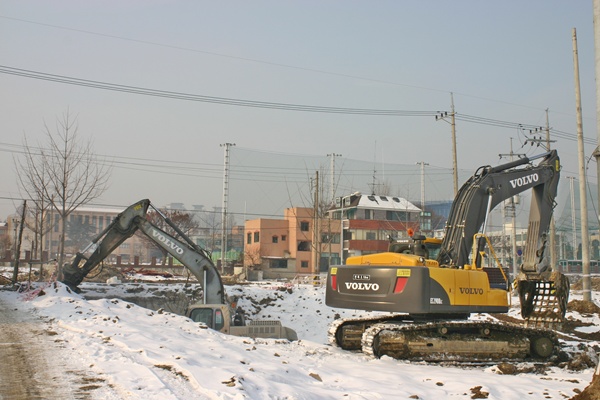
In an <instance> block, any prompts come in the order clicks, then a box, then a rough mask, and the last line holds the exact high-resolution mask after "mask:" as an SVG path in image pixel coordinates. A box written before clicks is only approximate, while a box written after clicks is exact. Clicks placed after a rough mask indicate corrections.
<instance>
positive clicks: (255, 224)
mask: <svg viewBox="0 0 600 400" xmlns="http://www.w3.org/2000/svg"><path fill="white" fill-rule="evenodd" d="M341 200H342V201H339V202H338V204H337V205H336V207H334V208H332V209H330V210H329V211H328V213H327V215H326V216H323V217H322V218H319V219H318V225H317V229H318V232H317V230H316V229H315V222H316V220H315V219H314V218H313V216H314V211H313V209H312V208H302V207H294V208H288V209H286V210H285V212H284V216H283V219H264V218H260V219H255V220H250V221H246V224H245V241H244V266H245V267H250V268H252V269H255V270H259V271H261V272H262V276H263V277H264V278H269V279H274V278H292V277H294V276H295V275H297V274H314V273H319V272H324V271H326V270H327V269H328V267H329V265H336V264H340V263H341V262H342V256H343V260H345V259H346V258H348V257H349V256H354V255H363V254H370V253H376V252H381V251H386V250H387V248H388V244H389V237H390V236H391V237H399V238H402V237H407V236H408V235H407V231H408V229H409V228H410V229H413V230H415V231H418V230H419V227H420V222H421V221H420V218H421V209H420V208H418V207H416V206H415V205H414V204H412V203H410V202H409V201H407V200H405V199H402V198H399V197H394V196H375V195H361V194H354V195H350V196H346V197H343V198H341ZM341 231H343V242H342V245H343V247H341V245H340V232H341Z"/></svg>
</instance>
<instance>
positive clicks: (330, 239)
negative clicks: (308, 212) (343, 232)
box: [321, 233, 340, 244]
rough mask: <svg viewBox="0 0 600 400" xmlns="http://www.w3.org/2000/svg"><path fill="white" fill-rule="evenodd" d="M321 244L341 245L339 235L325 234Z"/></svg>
mask: <svg viewBox="0 0 600 400" xmlns="http://www.w3.org/2000/svg"><path fill="white" fill-rule="evenodd" d="M321 243H334V244H338V243H340V234H339V233H324V234H322V235H321Z"/></svg>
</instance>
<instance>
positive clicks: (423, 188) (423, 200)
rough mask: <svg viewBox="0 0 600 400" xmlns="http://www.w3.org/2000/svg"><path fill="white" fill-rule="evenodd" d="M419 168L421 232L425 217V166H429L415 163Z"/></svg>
mask: <svg viewBox="0 0 600 400" xmlns="http://www.w3.org/2000/svg"><path fill="white" fill-rule="evenodd" d="M417 165H420V166H421V221H420V225H421V231H422V230H423V218H424V215H425V166H426V165H429V164H428V163H426V162H424V161H419V162H417Z"/></svg>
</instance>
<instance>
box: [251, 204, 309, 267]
mask: <svg viewBox="0 0 600 400" xmlns="http://www.w3.org/2000/svg"><path fill="white" fill-rule="evenodd" d="M313 215H314V214H313V210H312V209H310V208H302V207H294V208H287V209H286V210H285V212H284V218H283V219H265V218H260V219H254V220H250V221H246V223H245V234H246V238H245V241H244V266H245V267H250V268H253V269H256V270H259V271H262V272H263V277H265V278H291V277H293V276H294V275H296V274H299V273H305V274H308V273H311V272H313V271H314V270H313V268H314V267H313V265H312V263H311V257H312V250H313V246H312V243H313V240H312V237H313V236H312V235H313V233H314V232H313V230H312V229H313V228H312V226H313V220H314V218H313Z"/></svg>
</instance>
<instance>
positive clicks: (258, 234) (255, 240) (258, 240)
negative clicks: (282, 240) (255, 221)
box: [254, 232, 260, 243]
mask: <svg viewBox="0 0 600 400" xmlns="http://www.w3.org/2000/svg"><path fill="white" fill-rule="evenodd" d="M258 242H260V232H254V243H258Z"/></svg>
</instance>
